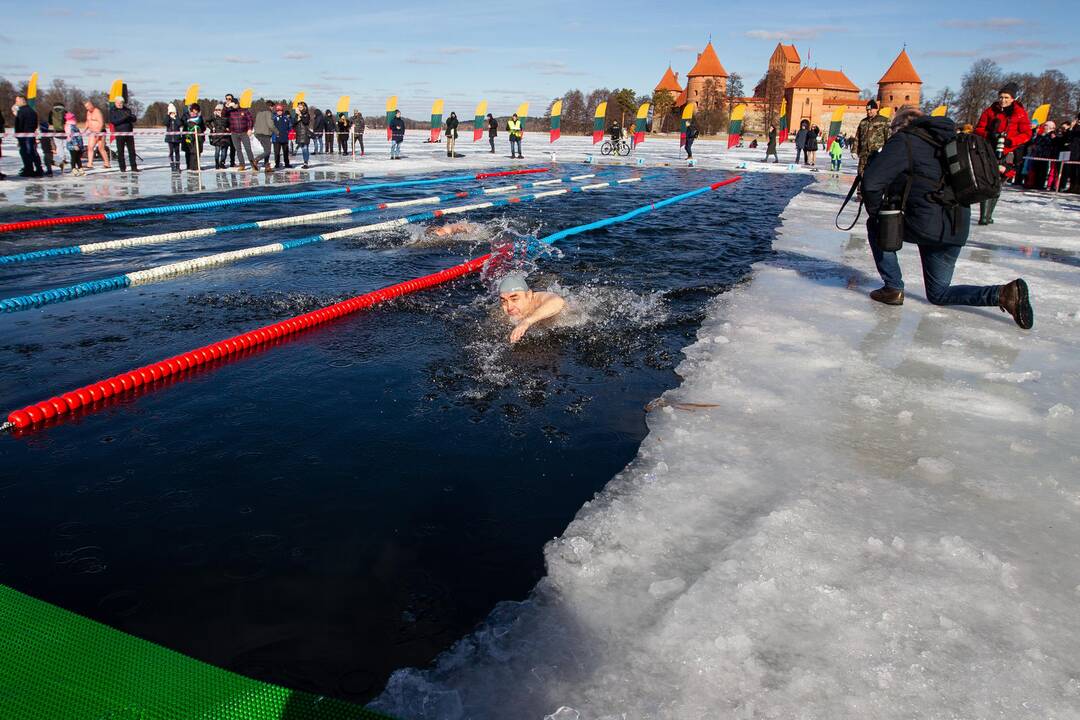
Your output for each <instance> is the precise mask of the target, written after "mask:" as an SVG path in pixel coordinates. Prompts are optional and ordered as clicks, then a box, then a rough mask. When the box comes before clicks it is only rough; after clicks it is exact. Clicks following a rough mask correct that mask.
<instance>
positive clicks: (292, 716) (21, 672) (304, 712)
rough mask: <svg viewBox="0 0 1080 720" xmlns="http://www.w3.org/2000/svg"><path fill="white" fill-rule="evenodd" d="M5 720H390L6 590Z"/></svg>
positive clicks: (1, 709) (0, 658) (1, 594)
mask: <svg viewBox="0 0 1080 720" xmlns="http://www.w3.org/2000/svg"><path fill="white" fill-rule="evenodd" d="M0 718H3V719H4V720H387V718H388V716H386V715H383V714H381V713H377V712H374V711H372V710H367V709H365V708H362V707H360V706H358V705H352V704H349V703H347V702H343V701H341V700H334V699H331V698H325V697H320V696H317V695H312V694H310V693H303V692H297V691H293V690H289V689H287V688H283V687H279V686H277V685H270V684H268V683H264V682H259V681H258V680H251V679H249V678H245V677H242V676H240V675H237V674H236V673H232V672H229V671H227V670H222V669H221V668H217V667H214V666H212V665H207V664H206V663H204V662H200V661H198V660H193V659H191V658H189V657H186V656H184V655H181V654H180V653H177V652H173V651H172V650H167V649H166V648H163V647H161V646H159V645H155V644H153V643H151V642H147V641H146V640H140V639H138V638H136V637H132V636H131V635H127V634H125V633H122V632H120V631H119V630H113V629H112V628H110V627H107V626H105V625H102V624H100V623H98V622H95V621H93V620H88V619H87V618H84V617H81V616H79V615H76V614H75V613H71V612H68V611H67V610H63V609H61V608H58V607H56V606H54V605H50V604H48V603H45V602H42V601H40V600H35V599H34V598H32V597H29V596H28V595H24V594H22V593H20V592H18V591H16V590H12V589H11V588H9V587H5V586H3V585H0Z"/></svg>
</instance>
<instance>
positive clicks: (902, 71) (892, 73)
mask: <svg viewBox="0 0 1080 720" xmlns="http://www.w3.org/2000/svg"><path fill="white" fill-rule="evenodd" d="M878 83H919V84H922V78H920V77H919V73H917V72H915V66H914V65H912V64H911V58H909V57H908V54H907V50H901V51H900V54H899V55H897V56H896V59H895V60H893V64H892V65H890V66H889V69H888V70H886V71H885V74H884V75H882V76H881V79H880V80H878Z"/></svg>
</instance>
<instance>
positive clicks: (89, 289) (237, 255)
mask: <svg viewBox="0 0 1080 720" xmlns="http://www.w3.org/2000/svg"><path fill="white" fill-rule="evenodd" d="M641 180H642V178H640V177H636V178H624V179H622V180H613V181H611V182H606V183H594V184H591V185H578V186H575V187H572V188H562V189H559V190H548V191H546V192H539V193H529V194H527V195H519V196H517V197H512V198H507V199H500V200H489V201H488V202H482V203H473V204H471V205H459V206H457V207H453V208H447V209H446V210H429V211H427V212H422V213H416V214H413V215H406V216H405V217H401V218H395V219H393V220H384V221H382V222H378V223H373V224H371V225H361V226H359V227H355V228H348V229H345V230H338V231H337V232H332V233H324V234H322V235H311V236H308V237H302V238H296V239H293V240H286V241H284V242H278V243H271V244H269V245H258V246H255V247H247V248H241V249H239V250H231V251H228V252H222V253H215V254H213V255H204V256H202V257H198V258H193V259H191V260H182V261H180V262H175V263H169V264H167V265H158V266H156V267H152V268H147V269H146V270H137V271H135V272H130V273H126V274H124V275H114V276H112V277H107V278H102V279H100V280H88V281H86V282H81V283H77V284H75V285H68V286H66V287H61V288H53V289H50V290H41V291H39V292H34V293H29V294H26V295H18V296H16V297H11V298H6V299H3V300H0V312H17V311H20V310H30V309H32V308H36V307H41V306H43V305H52V304H55V303H60V302H67V301H69V300H75V299H77V298H80V297H84V296H86V295H98V294H100V293H104V292H110V291H112V290H122V289H123V288H126V287H132V286H135V285H145V284H147V283H151V282H156V281H158V280H164V279H166V278H170V277H173V276H176V275H183V274H187V273H191V272H198V271H200V270H205V269H208V268H211V267H219V266H221V265H228V264H229V263H233V262H237V261H239V260H246V259H248V258H253V257H258V256H260V255H269V254H272V253H278V252H284V251H285V250H294V249H296V248H299V247H304V246H305V245H312V244H314V243H318V242H323V241H325V240H338V239H341V238H347V237H356V236H359V235H364V234H366V233H371V232H377V231H379V230H389V229H392V228H396V227H401V226H403V225H408V224H411V223H415V222H422V221H425V220H433V219H435V218H439V217H443V216H445V215H460V214H462V213H466V212H470V211H473V210H483V209H486V208H492V207H503V206H506V205H513V204H518V203H523V202H531V201H534V200H542V199H544V198H549V197H555V196H558V195H567V194H570V193H575V192H589V191H592V190H601V189H603V188H608V187H617V186H619V185H626V184H629V183H635V182H640V181H641Z"/></svg>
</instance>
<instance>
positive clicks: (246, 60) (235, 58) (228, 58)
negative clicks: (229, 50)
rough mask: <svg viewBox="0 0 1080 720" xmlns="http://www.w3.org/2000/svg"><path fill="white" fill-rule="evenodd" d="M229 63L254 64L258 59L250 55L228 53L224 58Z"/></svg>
mask: <svg viewBox="0 0 1080 720" xmlns="http://www.w3.org/2000/svg"><path fill="white" fill-rule="evenodd" d="M222 60H224V61H225V62H227V63H235V64H237V65H254V64H256V63H257V62H259V61H258V60H256V59H255V58H249V57H240V56H238V55H226V56H225V57H223V58H222Z"/></svg>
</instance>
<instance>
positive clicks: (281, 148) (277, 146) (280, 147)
mask: <svg viewBox="0 0 1080 720" xmlns="http://www.w3.org/2000/svg"><path fill="white" fill-rule="evenodd" d="M282 153H285V167H292V165H290V164H289V143H288V142H283V143H279V142H276V143H274V166H275V167H277V166H278V165H281V154H282Z"/></svg>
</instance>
